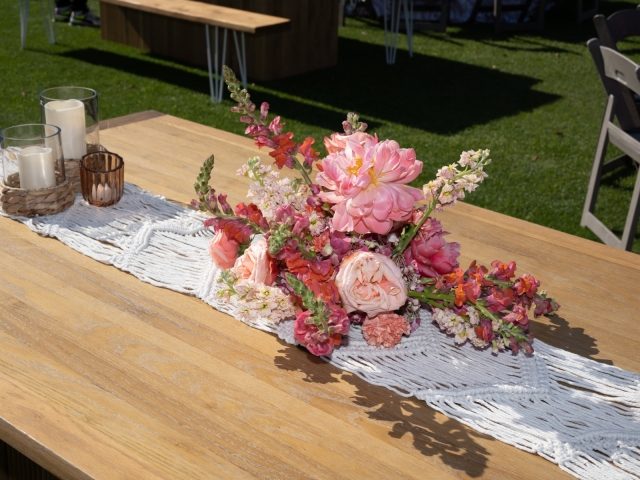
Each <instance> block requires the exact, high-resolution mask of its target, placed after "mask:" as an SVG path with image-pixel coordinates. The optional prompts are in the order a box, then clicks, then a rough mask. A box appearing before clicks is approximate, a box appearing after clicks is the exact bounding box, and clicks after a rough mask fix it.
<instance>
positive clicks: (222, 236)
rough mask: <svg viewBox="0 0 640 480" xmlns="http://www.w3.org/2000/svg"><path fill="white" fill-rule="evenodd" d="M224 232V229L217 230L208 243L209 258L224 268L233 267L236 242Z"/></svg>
mask: <svg viewBox="0 0 640 480" xmlns="http://www.w3.org/2000/svg"><path fill="white" fill-rule="evenodd" d="M226 233H227V232H226V231H225V230H224V229H220V230H218V232H217V233H216V234H215V236H214V237H213V240H211V243H210V244H209V254H210V255H211V258H213V261H214V262H216V264H217V265H218V266H219V267H220V268H222V269H224V270H228V269H229V268H231V267H233V264H234V263H235V261H236V257H237V256H238V242H236V241H234V240H232V239H230V238H229V237H228V236H227V235H226Z"/></svg>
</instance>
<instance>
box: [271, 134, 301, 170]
mask: <svg viewBox="0 0 640 480" xmlns="http://www.w3.org/2000/svg"><path fill="white" fill-rule="evenodd" d="M292 138H293V133H292V132H289V133H283V134H281V135H276V136H275V137H273V141H274V142H275V143H276V148H275V150H274V151H273V152H269V156H270V157H273V158H274V159H275V161H276V165H278V168H282V167H284V166H287V167H288V168H293V159H292V155H293V154H294V153H295V150H294V149H295V147H296V143H295V142H292V141H291V139H292Z"/></svg>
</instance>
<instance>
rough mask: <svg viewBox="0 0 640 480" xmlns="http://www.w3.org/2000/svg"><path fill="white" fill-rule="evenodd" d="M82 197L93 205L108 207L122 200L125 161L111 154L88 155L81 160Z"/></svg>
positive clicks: (97, 153)
mask: <svg viewBox="0 0 640 480" xmlns="http://www.w3.org/2000/svg"><path fill="white" fill-rule="evenodd" d="M80 185H81V188H82V196H83V197H84V199H85V200H86V201H87V202H89V203H90V204H91V205H95V206H97V207H108V206H109V205H114V204H116V203H118V202H119V201H120V199H121V198H122V192H123V190H124V160H122V157H121V156H120V155H116V154H115V153H111V152H106V151H105V152H95V153H88V154H87V155H85V156H84V157H82V160H80Z"/></svg>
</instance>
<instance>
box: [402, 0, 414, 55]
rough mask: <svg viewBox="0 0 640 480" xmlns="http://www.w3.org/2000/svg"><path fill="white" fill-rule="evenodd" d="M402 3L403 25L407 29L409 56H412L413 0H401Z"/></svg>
mask: <svg viewBox="0 0 640 480" xmlns="http://www.w3.org/2000/svg"><path fill="white" fill-rule="evenodd" d="M407 2H408V3H409V5H407ZM402 3H403V4H404V26H405V28H406V30H407V45H408V46H409V57H410V58H413V0H402Z"/></svg>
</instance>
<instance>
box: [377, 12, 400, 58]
mask: <svg viewBox="0 0 640 480" xmlns="http://www.w3.org/2000/svg"><path fill="white" fill-rule="evenodd" d="M382 6H383V13H384V49H385V54H386V56H387V65H393V64H394V63H396V52H397V51H398V32H399V31H400V8H401V7H402V0H399V1H398V9H397V11H396V8H395V0H391V22H390V23H389V28H390V29H391V31H389V28H387V2H386V0H385V1H383V2H382Z"/></svg>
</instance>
